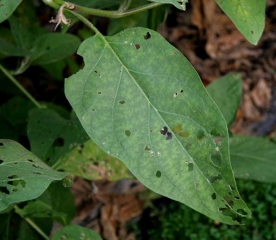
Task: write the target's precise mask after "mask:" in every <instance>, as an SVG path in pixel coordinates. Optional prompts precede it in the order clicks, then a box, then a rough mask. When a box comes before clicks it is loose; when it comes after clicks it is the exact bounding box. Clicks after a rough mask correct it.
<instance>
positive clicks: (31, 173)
mask: <svg viewBox="0 0 276 240" xmlns="http://www.w3.org/2000/svg"><path fill="white" fill-rule="evenodd" d="M66 175H67V173H65V172H57V171H54V170H52V169H51V168H50V167H49V166H47V165H46V164H45V163H43V162H42V161H41V160H40V159H39V158H38V157H36V156H35V155H34V154H32V153H31V152H29V151H28V150H27V149H25V148H24V147H22V146H21V145H20V144H19V143H17V142H14V141H12V140H5V139H1V140H0V211H3V210H5V209H6V208H7V207H9V206H10V205H11V204H13V203H19V202H23V201H27V200H32V199H35V198H37V197H39V196H40V195H41V194H42V193H43V192H44V191H45V190H46V189H47V188H48V186H49V185H50V183H51V182H52V181H57V180H62V179H63V178H64V177H65V176H66Z"/></svg>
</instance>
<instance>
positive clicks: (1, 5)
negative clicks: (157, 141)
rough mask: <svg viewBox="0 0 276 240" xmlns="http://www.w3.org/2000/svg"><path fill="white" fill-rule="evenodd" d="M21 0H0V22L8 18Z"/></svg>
mask: <svg viewBox="0 0 276 240" xmlns="http://www.w3.org/2000/svg"><path fill="white" fill-rule="evenodd" d="M21 2H22V0H12V1H11V0H0V23H1V22H3V21H5V20H6V19H8V18H9V16H10V15H11V14H12V13H13V11H14V10H15V9H16V8H17V6H18V5H19V4H20V3H21Z"/></svg>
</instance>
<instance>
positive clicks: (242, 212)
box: [237, 209, 247, 216]
mask: <svg viewBox="0 0 276 240" xmlns="http://www.w3.org/2000/svg"><path fill="white" fill-rule="evenodd" d="M237 213H239V214H241V215H244V216H246V215H247V212H246V211H244V210H243V209H238V210H237Z"/></svg>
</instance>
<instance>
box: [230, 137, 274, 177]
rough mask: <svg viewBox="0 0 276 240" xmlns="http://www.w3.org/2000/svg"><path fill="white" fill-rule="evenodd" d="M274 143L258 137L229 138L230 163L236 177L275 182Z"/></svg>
mask: <svg viewBox="0 0 276 240" xmlns="http://www.w3.org/2000/svg"><path fill="white" fill-rule="evenodd" d="M275 156H276V144H274V143H272V142H270V141H268V140H266V139H263V138H260V137H249V136H234V137H233V138H230V157H231V164H232V167H233V170H234V174H235V177H236V178H243V179H252V180H256V181H260V182H276V174H275V172H276V157H275Z"/></svg>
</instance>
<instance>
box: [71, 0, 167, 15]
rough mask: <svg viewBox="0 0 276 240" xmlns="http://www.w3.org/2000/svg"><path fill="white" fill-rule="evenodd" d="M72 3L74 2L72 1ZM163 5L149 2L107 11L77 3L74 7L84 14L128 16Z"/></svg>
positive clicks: (75, 10)
mask: <svg viewBox="0 0 276 240" xmlns="http://www.w3.org/2000/svg"><path fill="white" fill-rule="evenodd" d="M70 4H72V3H70ZM161 5H163V3H149V4H147V5H144V6H140V7H137V8H133V9H130V10H127V11H107V10H101V9H95V8H87V7H82V6H78V5H75V8H74V9H73V12H78V13H81V14H84V15H94V16H99V17H108V18H122V17H127V16H130V15H133V14H136V13H140V12H143V11H146V10H149V9H152V8H156V7H159V6H161Z"/></svg>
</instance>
